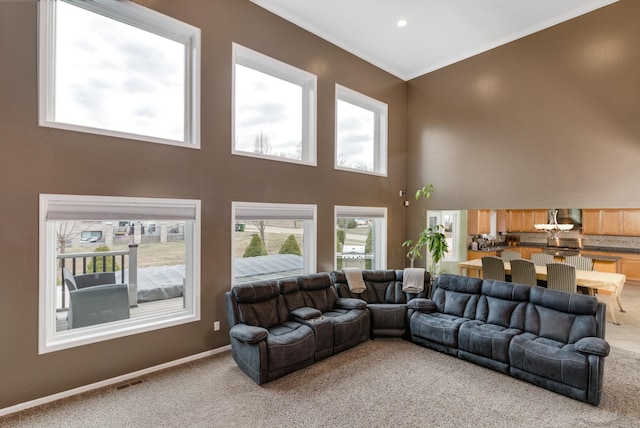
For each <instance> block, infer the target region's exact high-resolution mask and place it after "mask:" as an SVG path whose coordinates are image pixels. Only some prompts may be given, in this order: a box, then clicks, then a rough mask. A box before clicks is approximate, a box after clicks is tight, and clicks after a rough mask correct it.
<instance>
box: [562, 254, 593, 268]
mask: <svg viewBox="0 0 640 428" xmlns="http://www.w3.org/2000/svg"><path fill="white" fill-rule="evenodd" d="M565 263H566V264H568V265H571V266H575V268H576V269H577V270H593V259H592V258H590V257H584V256H568V257H565Z"/></svg>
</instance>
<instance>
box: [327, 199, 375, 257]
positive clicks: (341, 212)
mask: <svg viewBox="0 0 640 428" xmlns="http://www.w3.org/2000/svg"><path fill="white" fill-rule="evenodd" d="M345 217H350V218H351V217H352V218H357V217H364V218H379V219H382V220H383V226H382V229H383V230H380V231H378V233H376V234H375V240H376V241H375V245H374V248H376V249H377V250H378V252H379V253H376V258H375V261H376V265H375V267H373V266H372V267H373V268H374V269H386V268H387V207H362V206H360V207H359V206H347V205H336V206H334V210H333V224H334V226H335V225H337V224H338V218H345ZM336 248H338V236H337V234H336V233H334V234H333V249H334V250H333V264H334V269H337V268H338V265H337V254H336Z"/></svg>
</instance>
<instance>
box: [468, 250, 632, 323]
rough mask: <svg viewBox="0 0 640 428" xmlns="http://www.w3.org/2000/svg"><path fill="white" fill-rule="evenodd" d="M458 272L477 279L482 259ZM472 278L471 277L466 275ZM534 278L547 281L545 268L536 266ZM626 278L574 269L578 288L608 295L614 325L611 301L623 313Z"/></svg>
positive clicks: (508, 268) (506, 264) (508, 270)
mask: <svg viewBox="0 0 640 428" xmlns="http://www.w3.org/2000/svg"><path fill="white" fill-rule="evenodd" d="M458 270H459V271H460V275H467V274H470V272H469V271H477V275H475V276H478V277H481V273H482V259H475V260H467V261H465V262H460V263H458ZM504 271H505V273H506V274H507V275H509V274H511V263H509V262H504ZM468 276H473V275H468ZM536 278H537V279H539V280H542V281H546V280H547V267H546V266H536ZM626 280H627V277H626V276H624V275H623V274H621V273H611V272H598V271H591V270H578V269H576V283H577V284H578V286H579V287H585V288H588V289H591V290H604V291H607V292H609V293H610V295H611V298H610V300H609V303H608V304H607V306H609V310H610V313H611V320H612V321H613V323H614V324H619V323H618V322H617V321H616V315H615V312H614V310H613V303H612V301H613V299H615V301H616V302H617V303H618V308H620V312H624V309H623V308H622V302H621V301H620V295H621V294H622V288H623V287H624V283H625V281H626Z"/></svg>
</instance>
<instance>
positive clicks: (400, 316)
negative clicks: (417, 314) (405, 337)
mask: <svg viewBox="0 0 640 428" xmlns="http://www.w3.org/2000/svg"><path fill="white" fill-rule="evenodd" d="M368 308H369V315H370V316H371V325H372V326H373V327H374V328H376V329H389V330H393V329H402V330H404V329H405V328H406V324H407V323H406V318H407V305H405V304H402V303H370V304H369V305H368Z"/></svg>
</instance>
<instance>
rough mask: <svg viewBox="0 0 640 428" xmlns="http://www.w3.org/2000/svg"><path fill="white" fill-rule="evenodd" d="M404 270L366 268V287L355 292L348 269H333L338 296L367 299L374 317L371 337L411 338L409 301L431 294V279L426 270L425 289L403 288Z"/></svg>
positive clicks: (370, 312)
mask: <svg viewBox="0 0 640 428" xmlns="http://www.w3.org/2000/svg"><path fill="white" fill-rule="evenodd" d="M403 273H404V271H403V270H391V269H388V270H363V271H362V279H363V280H364V283H365V285H366V287H367V288H366V290H365V291H364V292H362V293H354V292H352V291H351V289H350V288H349V285H348V283H347V279H346V277H345V274H344V272H342V271H333V272H331V279H332V280H333V282H334V283H335V287H336V290H337V291H338V296H340V297H345V298H346V297H348V298H356V299H362V300H364V301H365V302H367V308H368V309H369V315H370V316H371V337H372V338H373V337H376V336H397V337H405V336H406V337H407V338H408V331H409V322H408V319H409V317H408V316H409V315H411V313H412V311H413V310H411V309H408V308H407V302H408V301H410V300H411V299H414V298H425V297H428V296H429V284H430V278H431V276H430V275H429V273H428V272H425V277H424V290H423V291H422V292H420V293H408V292H405V291H402V286H403Z"/></svg>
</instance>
